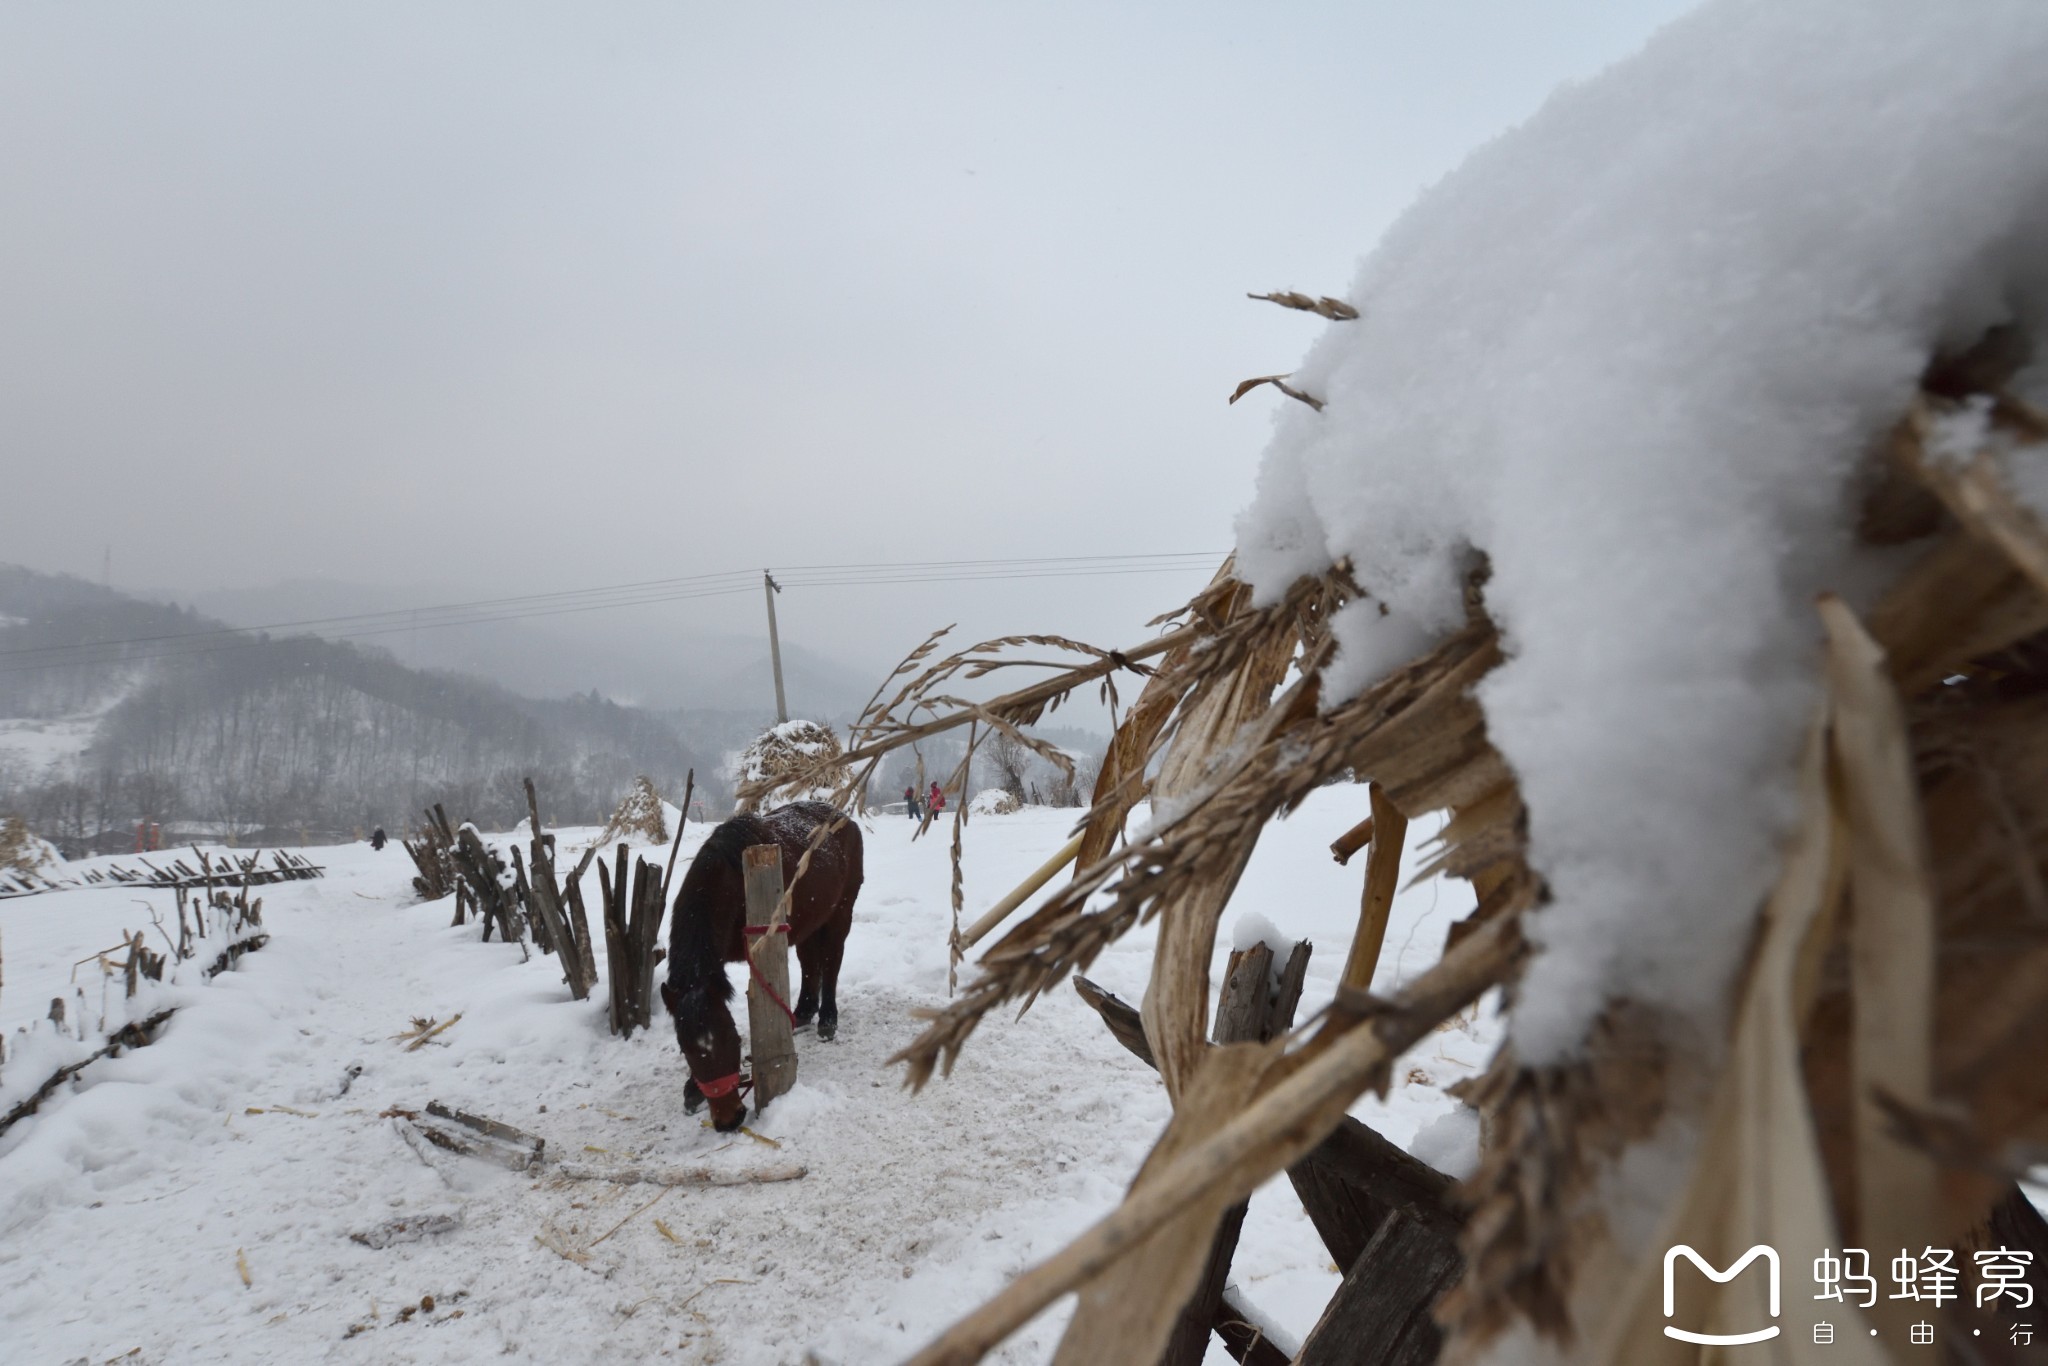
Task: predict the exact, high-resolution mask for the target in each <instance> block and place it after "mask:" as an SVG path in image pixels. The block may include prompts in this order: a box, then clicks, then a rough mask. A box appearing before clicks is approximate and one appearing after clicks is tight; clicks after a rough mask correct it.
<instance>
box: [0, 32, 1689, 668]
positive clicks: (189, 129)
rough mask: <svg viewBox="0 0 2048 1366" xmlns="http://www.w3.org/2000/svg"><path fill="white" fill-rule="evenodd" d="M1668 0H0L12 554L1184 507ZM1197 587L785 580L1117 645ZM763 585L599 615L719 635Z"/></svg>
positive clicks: (361, 566) (335, 546)
mask: <svg viewBox="0 0 2048 1366" xmlns="http://www.w3.org/2000/svg"><path fill="white" fill-rule="evenodd" d="M1683 8H1686V6H1685V5H1684V4H1682V3H1677V2H1676V0H1644V2H1643V3H1631V4H1628V5H1625V6H1624V5H1616V4H1591V3H1552V4H1545V5H1529V4H1523V3H1515V2H1513V0H1507V2H1505V3H1484V4H1482V3H1462V4H1460V3H1440V4H1429V5H1424V4H1415V3H1407V4H1383V3H1373V4H1358V3H1352V4H1328V5H1308V4H1302V5H1261V6H1241V7H1225V6H1219V5H1193V4H1175V5H1160V6H1100V5H1078V4H1077V5H1043V4H1026V5H1016V4H1012V5H997V6H980V5H964V4H957V3H952V4H931V5H886V6H882V5H811V6H790V5H780V6H737V5H722V6H709V5H699V4H690V5H684V4H648V5H628V4H606V5H598V6H568V5H559V6H548V7H540V6H531V5H510V4H504V3H490V4H477V5H455V4H438V5H416V4H402V5H401V4H363V3H350V4H324V5H309V4H293V5H275V4H250V5H228V4H218V3H207V2H204V0H184V3H180V4H176V5H150V6H144V5H115V4H100V5H74V4H58V3H20V2H19V0H17V2H16V3H10V4H7V5H6V6H4V7H0V242H4V247H0V376H4V378H0V463H4V480H0V487H4V489H5V495H4V496H5V499H6V514H5V523H4V525H5V533H4V540H0V560H12V561H18V562H21V563H25V564H28V565H31V566H33V567H36V568H42V569H62V570H69V571H72V572H76V573H82V574H86V575H88V576H94V577H96V576H97V575H98V572H99V568H100V557H101V549H102V546H103V545H104V544H106V543H108V542H111V543H112V544H113V547H114V551H113V557H114V581H115V583H116V585H117V586H120V587H127V588H131V589H146V590H155V591H160V592H170V593H176V592H184V591H196V590H201V589H209V588H221V587H243V586H249V585H256V584H263V583H268V582H272V581H275V580H280V579H290V578H299V577H316V578H331V579H342V580H350V581H356V582H365V583H375V584H382V585H396V586H401V587H403V588H405V589H406V590H407V591H415V590H416V591H417V593H418V594H419V596H420V598H421V599H422V600H423V601H434V600H437V599H446V598H461V597H465V596H473V595H475V594H477V593H479V592H483V593H489V594H494V595H495V594H499V593H519V592H533V591H545V590H550V589H560V588H576V587H584V586H590V585H598V584H605V583H611V582H619V581H628V580H639V579H647V578H654V577H662V576H669V575H681V574H688V573H693V572H698V571H706V570H722V569H729V568H736V567H745V566H750V565H758V564H763V563H768V564H793V563H817V562H839V561H866V560H894V559H926V558H939V557H953V556H1010V555H1019V556H1021V555H1052V554H1073V553H1100V552H1104V551H1113V550H1119V549H1123V550H1134V551H1170V550H1202V549H1208V548H1212V547H1223V546H1227V545H1228V544H1229V541H1230V523H1231V518H1232V517H1233V515H1234V514H1235V512H1236V511H1237V509H1238V508H1239V507H1240V506H1241V505H1242V504H1243V503H1244V502H1245V501H1246V500H1247V498H1248V497H1249V494H1250V490H1251V483H1252V477H1253V473H1254V471H1255V468H1256V464H1257V459H1258V454H1259V451H1260V449H1261V447H1262V446H1263V444H1264V440H1265V437H1266V433H1267V430H1268V417H1267V413H1268V412H1269V411H1270V409H1271V407H1272V405H1273V404H1275V403H1278V402H1285V401H1286V400H1284V399H1281V398H1279V397H1277V396H1275V395H1273V394H1272V393H1271V391H1266V392H1263V393H1260V394H1258V395H1255V396H1254V397H1252V398H1250V399H1248V400H1246V401H1245V402H1243V403H1240V404H1239V405H1238V406H1237V407H1235V408H1229V407H1226V406H1225V403H1224V399H1225V396H1226V395H1227V394H1228V393H1229V391H1230V389H1231V388H1232V387H1233V385H1234V384H1235V383H1236V381H1238V380H1239V379H1242V378H1244V377H1247V376H1250V375H1255V374H1263V373H1269V372H1272V371H1276V370H1284V369H1286V368H1288V367H1289V366H1290V365H1292V364H1293V363H1294V361H1295V360H1296V359H1297V358H1298V357H1299V355H1300V354H1301V352H1302V350H1303V349H1304V348H1305V347H1306V346H1307V344H1308V342H1309V341H1310V339H1311V338H1312V336H1313V335H1314V329H1316V328H1317V327H1320V326H1322V325H1323V324H1322V323H1321V322H1320V321H1319V320H1316V319H1314V318H1307V317H1303V316H1301V315H1295V314H1289V313H1286V312H1283V311H1282V310H1279V309H1276V308H1273V307H1271V306H1270V305H1264V304H1257V303H1253V302H1250V301H1248V300H1246V299H1245V298H1244V297H1243V296H1244V293H1245V291H1246V290H1263V289H1272V288H1295V289H1303V290H1308V291H1312V292H1328V293H1339V292H1342V291H1343V290H1344V289H1345V288H1346V287H1347V286H1348V284H1349V282H1350V279H1351V276H1352V273H1353V270H1354V266H1355V263H1356V261H1357V259H1358V257H1359V255H1360V254H1361V253H1362V252H1363V251H1365V250H1366V249H1367V248H1368V247H1370V245H1371V244H1372V242H1373V240H1374V239H1375V238H1376V237H1377V235H1378V234H1379V233H1380V231H1381V230H1382V229H1383V228H1384V227H1385V226H1386V224H1387V223H1388V222H1389V221H1390V220H1391V218H1392V217H1393V216H1394V215H1395V214H1396V213H1397V212H1398V211H1399V210H1400V209H1401V208H1402V207H1403V206H1404V205H1405V204H1406V203H1407V202H1408V201H1409V200H1410V199H1412V197H1413V196H1414V194H1415V192H1416V191H1417V190H1418V189H1419V188H1421V187H1422V186H1423V185H1425V184H1427V183H1428V182H1429V181H1431V180H1433V179H1435V178H1436V177H1438V176H1440V175H1441V174H1443V173H1444V172H1445V171H1447V170H1449V169H1450V168H1451V167H1452V166H1454V165H1455V164H1456V163H1457V161H1458V160H1459V159H1460V158H1461V157H1462V156H1463V155H1464V153H1465V152H1467V151H1469V150H1470V149H1471V148H1472V147H1474V146H1476V145H1477V144H1478V143H1480V142H1482V141H1484V140H1485V139H1487V138H1488V137H1490V136H1492V135H1494V134H1495V133H1497V132H1499V131H1501V130H1502V129H1504V128H1506V127H1507V126H1509V125H1510V124H1512V123H1514V122H1516V121H1518V120H1519V119H1521V118H1522V117H1524V116H1526V115H1527V114H1528V113H1529V112H1531V111H1532V110H1533V109H1534V108H1535V107H1536V106H1537V105H1538V104H1539V103H1540V102H1541V100H1542V98H1543V96H1544V95H1545V94H1546V93H1547V92H1548V91H1549V90H1550V89H1551V88H1552V87H1553V86H1554V85H1555V84H1557V83H1558V82H1559V81H1561V80H1565V79H1570V78H1574V77H1580V76H1584V75H1587V74H1590V73H1591V72H1593V71H1595V70H1597V69H1598V68H1600V67H1601V66H1603V65H1605V64H1606V63H1608V62H1610V61H1612V60H1614V59H1615V58H1617V57H1619V56H1622V55H1624V54H1625V53H1626V52H1628V51H1629V50H1631V49H1632V48H1633V47H1635V46H1636V45H1638V44H1639V43H1640V42H1641V40H1642V39H1643V38H1644V37H1645V36H1647V34H1648V33H1649V32H1650V31H1651V30H1652V29H1653V28H1654V27H1655V26H1656V25H1657V24H1659V23H1661V22H1663V21H1664V20H1665V19H1667V18H1669V17H1671V15H1673V14H1675V13H1676V12H1678V11H1679V10H1681V9H1683ZM1197 583H1198V579H1197V580H1194V581H1191V580H1189V579H1187V578H1184V577H1183V578H1174V579H1166V578H1153V577H1146V576H1135V577H1127V578H1117V579H1105V580H1100V581H1093V580H1080V581H1065V580H1050V581H1041V582H1029V581H1027V582H1023V583H1017V584H1004V585H977V586H975V587H973V588H971V589H969V588H965V587H961V586H956V585H947V584H929V585H916V586H908V587H891V588H862V589H849V588H833V589H815V590H810V591H809V592H808V593H807V594H804V595H797V594H790V595H786V596H785V599H784V602H783V607H782V622H783V628H784V630H785V632H787V633H789V634H791V635H793V636H795V637H796V638H799V639H802V640H805V641H807V642H809V643H812V644H814V645H816V646H817V647H818V648H821V649H824V650H827V651H831V652H835V653H838V654H840V655H842V656H844V657H847V658H849V659H851V660H854V661H856V662H858V663H862V664H871V663H873V662H875V661H878V660H881V659H883V658H893V657H894V656H895V655H896V654H898V653H900V652H901V650H902V649H903V648H905V647H906V646H907V645H908V644H910V643H913V642H914V641H915V639H916V638H917V637H918V636H919V635H921V634H922V632H923V631H924V630H925V629H926V628H927V627H929V626H930V625H933V624H938V623H940V622H943V621H946V620H952V619H956V618H957V619H961V620H962V621H963V629H964V630H972V631H976V632H994V631H1004V630H1011V629H1027V630H1060V631H1065V632H1068V633H1072V634H1079V635H1084V636H1093V637H1096V638H1099V639H1102V640H1103V641H1104V643H1112V642H1114V641H1119V640H1121V639H1126V638H1129V637H1130V636H1131V635H1133V634H1134V633H1135V632H1136V630H1137V629H1138V625H1139V623H1141V622H1142V621H1143V620H1144V619H1145V618H1146V617H1148V616H1150V615H1152V614H1153V613H1154V612H1155V611H1157V610H1160V609H1162V608H1164V607H1166V606H1169V605H1171V604H1173V603H1175V602H1177V601H1179V600H1180V599H1181V598H1183V597H1184V596H1185V595H1186V593H1187V592H1188V591H1189V590H1190V589H1192V588H1193V587H1195V586H1197ZM758 614H759V603H758V601H757V600H755V599H754V598H751V597H743V598H731V599H713V600H710V601H708V602H700V603H687V604H679V605H675V606H671V607H664V608H651V609H635V610H634V611H632V612H620V613H617V614H615V615H616V617H617V619H618V620H619V622H620V624H621V626H625V627H632V628H634V629H661V630H666V629H696V628H702V629H706V630H729V629H734V628H739V629H753V628H755V623H756V622H757V619H758Z"/></svg>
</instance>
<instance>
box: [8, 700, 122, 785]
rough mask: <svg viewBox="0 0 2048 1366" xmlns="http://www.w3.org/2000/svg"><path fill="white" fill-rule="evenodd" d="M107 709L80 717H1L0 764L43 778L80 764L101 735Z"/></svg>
mask: <svg viewBox="0 0 2048 1366" xmlns="http://www.w3.org/2000/svg"><path fill="white" fill-rule="evenodd" d="M103 713H104V708H102V709H101V710H100V711H93V712H86V713H81V714H80V715H77V716H58V717H50V718H46V719H45V718H31V717H4V718H0V765H9V766H12V767H14V768H16V769H18V770H20V771H21V772H23V773H26V774H29V775H30V776H32V777H36V778H41V777H45V776H48V775H50V774H51V773H52V772H53V771H56V770H62V769H65V768H68V767H69V766H71V765H73V764H75V763H77V762H78V757H79V756H80V755H82V754H84V753H85V751H86V750H87V749H89V748H91V747H92V741H93V737H94V736H95V735H97V734H98V733H99V728H100V721H101V718H102V715H103Z"/></svg>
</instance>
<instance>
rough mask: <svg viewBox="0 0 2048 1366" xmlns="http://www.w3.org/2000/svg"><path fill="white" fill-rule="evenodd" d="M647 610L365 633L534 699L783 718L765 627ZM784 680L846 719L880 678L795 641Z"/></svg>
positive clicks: (313, 601)
mask: <svg viewBox="0 0 2048 1366" xmlns="http://www.w3.org/2000/svg"><path fill="white" fill-rule="evenodd" d="M186 600H187V601H189V602H190V603H191V605H192V606H193V607H194V608H196V609H198V610H199V611H200V612H203V613H204V614H206V615H207V616H210V617H214V618H217V619H219V620H221V621H224V622H227V623H228V624H229V625H232V626H242V627H261V626H266V625H269V624H270V623H273V622H288V621H307V620H311V619H315V618H330V617H344V616H355V615H359V614H365V613H371V612H398V611H402V610H404V609H406V608H409V607H413V606H417V605H420V604H423V603H438V602H439V601H441V599H440V598H438V597H436V596H435V595H433V594H432V593H430V592H428V591H427V590H423V589H422V590H402V589H395V588H377V587H372V586H369V585H366V584H355V583H344V582H339V581H336V580H331V579H292V580H287V581H284V582H280V583H274V584H267V585H264V586H262V587H259V588H243V589H231V590H219V591H214V592H203V593H197V594H193V595H190V596H189V597H188V598H187V599H186ZM647 615H648V614H647V613H646V612H645V609H635V608H630V607H628V608H613V609H609V610H603V611H594V612H584V613H564V614H561V615H555V616H544V617H536V618H526V619H519V618H514V619H511V620H505V621H497V622H491V623H489V624H486V625H477V626H442V627H435V628H432V629H416V630H391V631H385V632H380V633H379V634H377V635H374V636H369V637H365V639H366V640H367V641H368V642H370V643H373V644H375V645H377V646H378V647H380V648H382V649H385V650H388V651H389V652H390V653H391V655H392V657H393V658H395V659H397V660H399V661H400V662H401V663H404V664H408V665H411V666H413V667H414V668H422V669H452V670H456V671H459V672H462V673H467V674H474V675H476V676H477V677H479V678H488V679H490V680H492V681H493V682H495V683H497V684H499V685H501V686H503V687H506V688H510V689H512V690H513V691H514V692H520V693H525V694H527V695H528V696H531V697H552V696H561V695H564V694H568V693H580V692H589V691H590V690H592V689H596V690H597V691H598V692H600V693H602V694H603V695H604V696H606V697H609V698H613V699H615V700H618V701H621V702H630V703H633V704H635V705H638V706H643V707H649V708H653V709H656V710H669V709H683V710H689V711H714V712H740V713H748V714H759V717H761V718H765V719H766V720H769V721H772V720H773V719H774V711H775V685H774V680H773V677H772V675H771V674H770V671H769V662H768V634H767V628H766V626H765V624H764V625H763V626H762V628H761V630H760V632H759V633H758V634H757V635H754V636H746V635H739V634H734V633H728V632H706V631H691V632H678V631H676V630H674V629H673V628H672V627H671V626H669V625H668V624H667V623H665V622H659V621H657V623H656V624H654V625H651V626H650V625H648V624H645V617H646V616H647ZM782 674H783V686H784V688H785V689H786V691H787V693H788V697H789V706H790V708H791V714H792V715H795V716H809V717H815V718H817V719H819V720H838V719H842V718H845V717H850V716H852V715H854V714H855V713H857V712H858V711H859V710H860V708H861V706H862V704H864V703H865V702H866V701H867V700H868V697H869V696H870V695H871V694H872V693H873V692H874V690H875V685H876V684H877V683H879V682H880V681H881V678H880V676H879V675H878V674H876V673H875V672H874V671H873V670H872V669H864V668H859V667H856V666H854V665H850V664H846V663H843V662H841V661H839V660H836V659H832V658H828V657H827V656H825V655H823V654H820V653H818V652H817V651H815V650H811V649H808V648H806V647H805V646H804V645H803V644H802V643H801V642H800V641H794V640H791V639H789V638H788V637H787V636H785V637H784V639H783V641H782Z"/></svg>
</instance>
